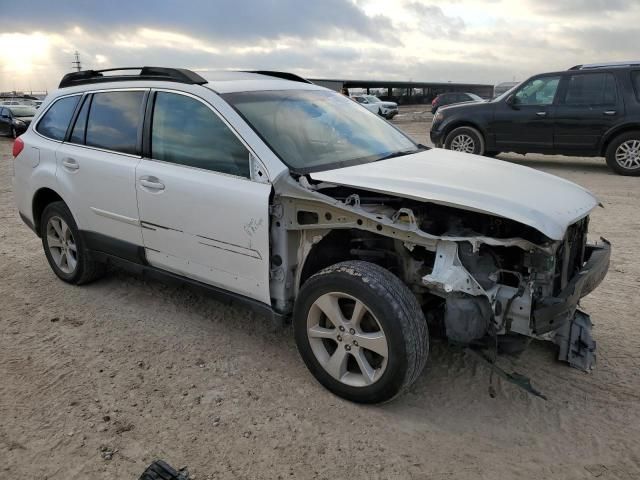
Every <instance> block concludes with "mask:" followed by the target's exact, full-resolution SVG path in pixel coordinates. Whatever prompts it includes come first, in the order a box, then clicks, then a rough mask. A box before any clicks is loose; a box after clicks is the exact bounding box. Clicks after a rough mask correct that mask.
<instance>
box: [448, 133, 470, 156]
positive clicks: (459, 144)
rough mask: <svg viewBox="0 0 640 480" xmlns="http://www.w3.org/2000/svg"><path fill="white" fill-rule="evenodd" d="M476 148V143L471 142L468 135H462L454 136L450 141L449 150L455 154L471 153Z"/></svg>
mask: <svg viewBox="0 0 640 480" xmlns="http://www.w3.org/2000/svg"><path fill="white" fill-rule="evenodd" d="M475 147H476V142H474V141H473V138H471V137H470V136H469V135H467V134H465V133H462V134H460V135H456V136H455V137H454V138H453V140H452V141H451V146H450V149H451V150H454V151H456V152H465V153H473V152H474V150H475Z"/></svg>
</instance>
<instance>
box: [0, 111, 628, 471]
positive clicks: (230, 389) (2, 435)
mask: <svg viewBox="0 0 640 480" xmlns="http://www.w3.org/2000/svg"><path fill="white" fill-rule="evenodd" d="M423 110H426V109H425V108H423V107H417V108H413V109H412V108H404V109H403V112H402V113H403V115H401V116H399V117H398V118H397V119H396V120H395V122H396V124H397V125H398V126H399V127H400V128H402V129H404V130H405V131H407V132H408V133H409V134H411V135H413V136H414V137H415V138H416V139H417V140H419V141H422V142H425V141H426V136H427V132H428V129H429V123H428V121H426V120H425V116H424V115H422V114H421V113H420V112H421V111H423ZM414 112H418V114H415V113H414ZM426 118H428V116H427V117H426ZM10 150H11V142H10V141H9V140H7V139H0V155H1V159H0V272H1V273H0V478H2V479H7V480H8V479H21V480H23V479H25V480H27V479H65V480H70V479H118V480H125V479H126V480H130V479H137V478H138V476H139V475H140V473H141V472H142V471H143V470H144V468H145V466H146V465H147V464H148V463H150V462H151V461H152V460H154V459H156V458H162V459H165V460H166V461H168V462H169V463H171V464H173V465H174V466H176V467H181V466H185V465H186V466H188V467H189V470H190V471H191V473H192V474H195V477H196V478H197V479H200V480H202V479H209V478H211V479H218V478H220V479H223V478H224V479H226V478H265V479H288V478H304V479H306V478H317V479H325V478H326V479H346V478H367V479H396V478H397V479H405V478H408V479H434V480H441V479H486V480H495V479H515V478H518V479H538V480H540V479H591V478H599V479H605V480H608V479H629V480H635V479H638V478H640V336H639V334H638V323H639V320H638V310H640V295H639V293H638V292H639V291H640V256H639V254H638V249H639V248H640V245H639V243H638V233H639V232H640V183H639V182H640V179H638V178H624V177H620V176H616V175H613V174H612V173H611V172H610V171H609V170H608V169H607V168H606V166H605V163H604V161H603V160H602V159H570V158H565V157H542V156H536V155H528V156H526V157H523V156H520V155H502V156H500V158H501V159H502V160H505V161H511V162H516V163H520V164H524V165H528V166H530V167H534V168H539V169H541V170H544V171H547V172H550V173H553V174H556V175H560V176H562V177H565V178H567V179H569V180H572V181H575V182H577V183H579V184H581V185H584V186H585V187H587V188H589V189H591V190H593V191H594V192H595V193H596V194H597V195H598V196H599V197H600V199H601V201H602V203H603V205H604V208H603V209H598V210H597V211H596V212H595V213H594V214H593V217H592V222H591V236H592V237H593V239H596V238H597V237H599V236H605V237H606V238H608V239H609V240H610V241H611V242H612V243H613V245H614V253H613V259H612V265H611V270H610V272H609V276H608V277H607V279H606V280H605V281H604V283H603V284H602V285H601V286H600V288H599V289H598V290H596V291H595V292H594V293H593V294H592V295H591V296H589V297H587V298H586V299H585V300H584V301H583V307H584V308H585V309H586V310H587V311H588V312H589V313H590V314H591V315H592V318H593V321H594V323H595V328H594V336H595V338H596V340H597V342H598V348H599V351H598V365H597V368H596V370H595V371H594V372H593V373H592V374H585V373H582V372H580V371H577V370H573V369H570V368H569V367H567V366H565V365H564V364H560V363H558V362H556V361H555V356H554V355H555V349H554V348H553V346H552V345H548V344H544V343H536V344H534V345H532V347H531V348H530V349H529V350H528V351H527V352H526V353H525V354H524V355H523V356H522V357H521V358H520V359H518V360H517V361H513V360H507V359H505V360H502V364H503V365H504V366H507V367H509V368H515V369H516V370H517V371H519V372H521V373H523V374H526V375H528V376H530V377H531V379H532V381H533V383H534V385H536V386H537V387H538V388H539V389H540V390H541V391H543V392H544V393H545V394H546V395H547V396H548V397H549V400H548V401H544V400H541V399H539V398H535V397H532V396H530V395H528V394H527V393H525V392H523V391H522V390H520V389H518V388H517V387H515V386H513V385H511V384H509V383H505V382H503V381H501V380H497V398H490V397H489V395H488V385H489V372H488V370H487V369H486V367H485V366H484V365H482V364H478V363H477V361H476V360H475V359H474V358H473V357H470V356H469V355H467V354H464V353H463V352H455V351H451V350H450V349H449V348H447V347H446V345H444V344H442V343H437V342H436V343H435V344H434V345H433V349H432V353H431V356H430V360H429V362H428V365H427V368H426V369H425V371H424V373H423V375H422V376H421V377H420V379H419V380H418V381H417V383H416V384H415V386H414V387H413V388H412V389H411V391H410V392H409V393H407V394H405V395H404V396H402V397H400V398H398V399H396V400H395V401H393V402H392V403H389V404H385V405H382V406H360V405H355V404H352V403H349V402H346V401H343V400H341V399H339V398H337V397H335V396H333V395H332V394H331V393H329V392H328V391H326V390H324V389H323V388H322V387H321V386H320V385H319V384H317V383H316V382H315V381H314V379H313V378H312V376H311V375H310V374H309V373H307V371H306V369H305V367H304V365H303V363H302V362H301V360H300V358H299V357H298V354H297V352H296V348H295V345H294V341H293V338H292V332H291V329H290V328H287V329H285V330H284V331H280V332H278V331H274V330H273V329H272V327H271V326H270V324H269V323H268V321H267V320H266V319H264V318H262V317H259V316H257V315H255V314H253V313H251V312H249V311H247V310H245V309H243V308H241V307H235V306H227V305H224V304H222V303H219V302H217V301H214V300H212V299H210V298H207V297H206V296H204V295H202V294H196V293H194V292H192V291H190V290H188V289H185V288H184V287H169V286H165V285H162V284H160V283H153V282H147V281H143V280H142V279H140V278H137V277H134V276H130V275H128V274H125V273H123V272H118V271H113V272H111V273H110V274H109V275H108V276H106V277H105V278H104V279H102V280H100V281H98V282H96V283H94V284H91V285H88V286H85V287H72V286H69V285H66V284H64V283H63V282H61V281H59V280H58V279H57V278H56V277H55V276H54V274H53V273H52V272H51V271H50V269H49V267H48V265H47V263H46V260H45V256H44V254H43V253H42V248H41V244H40V240H39V239H38V238H36V236H35V235H34V234H33V233H32V232H31V231H30V230H29V229H28V228H27V227H26V226H25V225H23V224H22V222H21V221H20V219H19V218H18V216H17V212H16V210H15V208H14V205H13V196H12V192H11V175H12V162H11V157H10ZM497 180H499V179H497ZM544 194H545V192H540V195H541V196H542V195H544Z"/></svg>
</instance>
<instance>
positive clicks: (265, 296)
mask: <svg viewBox="0 0 640 480" xmlns="http://www.w3.org/2000/svg"><path fill="white" fill-rule="evenodd" d="M153 97H154V98H152V99H151V102H153V110H152V111H151V112H150V115H149V116H148V117H147V122H148V124H149V127H148V128H147V132H148V138H149V140H150V144H149V147H148V153H149V158H143V159H142V160H141V161H140V163H139V165H138V167H137V169H136V189H137V193H138V209H139V212H140V220H141V225H142V234H143V239H144V246H145V250H146V257H147V260H148V261H149V263H150V264H151V265H154V266H156V267H159V268H162V269H165V270H168V271H171V272H174V273H178V274H180V275H184V276H187V277H189V278H193V279H195V280H199V281H201V282H204V283H207V284H210V285H214V286H217V287H220V288H222V289H225V290H228V291H232V292H235V293H239V294H241V295H244V296H246V297H250V298H253V299H256V300H259V301H262V302H264V303H266V304H270V296H269V269H268V267H269V212H268V205H269V195H270V193H271V185H269V184H264V183H260V182H257V181H253V180H252V179H251V169H250V155H251V153H250V150H249V148H248V147H247V146H246V144H244V142H243V141H241V139H240V138H239V137H238V136H237V135H236V133H235V131H234V130H233V129H232V128H231V127H230V126H229V125H228V124H227V123H226V121H224V120H223V119H222V118H221V117H220V116H219V114H218V112H217V111H216V110H215V109H214V108H213V107H212V106H211V105H209V104H208V103H206V102H205V101H204V100H201V99H200V98H197V97H194V96H192V95H189V94H185V93H182V92H175V91H164V90H159V91H157V92H154V94H153Z"/></svg>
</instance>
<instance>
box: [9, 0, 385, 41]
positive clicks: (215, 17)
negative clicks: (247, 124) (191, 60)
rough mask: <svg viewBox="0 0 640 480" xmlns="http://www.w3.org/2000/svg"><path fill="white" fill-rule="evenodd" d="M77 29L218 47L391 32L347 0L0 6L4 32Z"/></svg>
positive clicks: (128, 0) (36, 1) (126, 0)
mask: <svg viewBox="0 0 640 480" xmlns="http://www.w3.org/2000/svg"><path fill="white" fill-rule="evenodd" d="M25 11H28V12H29V13H28V15H25ZM75 25H81V26H83V27H84V28H88V29H91V31H93V32H98V31H99V32H101V33H102V34H104V33H107V34H108V33H109V32H112V31H114V30H127V29H130V28H132V27H133V28H136V27H139V26H140V25H145V26H146V27H148V28H151V29H155V30H164V31H178V32H180V33H182V34H186V35H190V36H195V37H198V38H206V39H209V40H215V41H218V42H222V43H230V42H250V41H256V40H264V39H279V38H287V37H296V38H307V39H308V38H327V37H330V36H331V35H335V34H336V33H343V34H351V35H358V36H362V37H365V38H369V39H375V40H383V39H384V38H385V35H387V34H389V32H390V30H391V28H392V24H391V22H390V20H389V19H388V18H387V17H384V16H373V17H369V16H367V15H366V14H365V13H364V12H363V11H362V9H360V8H358V6H356V5H355V4H354V3H352V2H351V1H350V0H322V1H299V0H216V1H210V0H190V1H189V2H176V1H173V0H153V1H152V2H145V1H139V0H110V1H109V2H91V1H89V2H87V1H84V0H65V1H62V2H56V1H51V0H31V1H22V2H5V3H4V4H3V6H2V19H0V27H3V28H4V29H5V30H6V29H22V30H28V29H42V30H45V31H51V30H52V28H58V29H59V28H63V29H64V28H70V27H73V26H75Z"/></svg>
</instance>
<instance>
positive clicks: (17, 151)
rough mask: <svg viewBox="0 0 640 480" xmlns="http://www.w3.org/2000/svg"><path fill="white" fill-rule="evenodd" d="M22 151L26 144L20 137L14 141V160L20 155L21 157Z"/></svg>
mask: <svg viewBox="0 0 640 480" xmlns="http://www.w3.org/2000/svg"><path fill="white" fill-rule="evenodd" d="M22 150H24V142H23V141H22V139H21V138H20V137H18V138H16V139H15V140H14V141H13V158H16V157H17V156H18V155H20V152H22Z"/></svg>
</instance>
